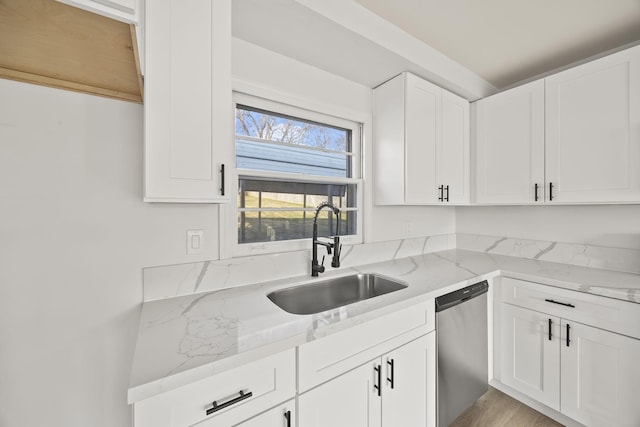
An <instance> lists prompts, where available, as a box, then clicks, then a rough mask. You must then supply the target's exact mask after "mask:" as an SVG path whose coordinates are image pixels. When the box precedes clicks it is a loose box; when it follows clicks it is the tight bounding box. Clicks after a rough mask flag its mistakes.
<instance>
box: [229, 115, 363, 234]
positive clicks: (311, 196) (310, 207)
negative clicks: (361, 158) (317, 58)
mask: <svg viewBox="0 0 640 427" xmlns="http://www.w3.org/2000/svg"><path fill="white" fill-rule="evenodd" d="M235 127H236V166H237V167H238V169H239V170H240V179H239V183H238V184H239V185H238V242H239V243H255V242H265V241H282V240H292V239H303V238H309V237H311V235H312V224H313V216H314V211H315V208H316V206H317V205H319V204H320V203H321V202H323V201H329V202H330V203H332V204H333V205H334V206H337V207H338V208H340V209H341V221H340V230H339V233H340V234H341V235H349V234H355V233H356V185H355V184H349V183H344V182H336V179H337V180H338V181H339V179H340V178H351V174H352V167H351V162H352V153H351V151H350V149H351V130H349V129H341V128H337V127H333V126H328V125H323V124H320V123H315V122H312V121H308V120H303V119H299V118H295V117H289V116H284V115H278V114H276V113H272V112H267V111H262V110H258V109H253V108H250V107H245V106H241V105H238V106H237V107H236V126H235ZM252 170H253V171H262V172H264V171H271V172H276V174H274V177H273V178H269V177H266V178H265V176H264V175H265V174H264V173H263V174H262V175H261V176H260V177H253V176H251V172H250V171H252ZM243 171H244V175H243ZM289 174H291V175H289ZM267 175H268V174H267ZM309 176H313V177H316V179H314V180H309V179H308V178H307V179H306V180H305V178H306V177H309ZM317 177H326V181H325V180H324V179H323V180H321V181H320V182H318V179H317ZM332 181H333V182H332ZM318 225H319V234H320V235H324V236H329V235H333V234H335V227H336V224H335V217H333V216H332V215H329V211H324V212H322V213H321V215H320V216H319V217H318Z"/></svg>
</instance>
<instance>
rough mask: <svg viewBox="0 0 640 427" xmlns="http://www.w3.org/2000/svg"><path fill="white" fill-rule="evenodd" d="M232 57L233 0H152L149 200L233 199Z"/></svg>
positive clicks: (147, 100) (146, 151)
mask: <svg viewBox="0 0 640 427" xmlns="http://www.w3.org/2000/svg"><path fill="white" fill-rule="evenodd" d="M230 58H231V2H230V0H220V1H210V0H193V1H189V2H184V1H180V0H153V1H149V2H147V3H146V49H145V63H146V71H145V73H146V74H145V125H144V130H145V134H144V140H145V145H144V157H145V171H144V178H145V180H144V189H145V194H144V197H145V201H158V202H221V201H227V200H228V198H227V196H226V195H225V194H224V193H225V189H224V172H223V170H224V167H226V168H227V172H228V171H229V169H232V168H233V165H232V164H231V162H230V159H232V153H233V104H232V100H231V65H230V64H231V60H230Z"/></svg>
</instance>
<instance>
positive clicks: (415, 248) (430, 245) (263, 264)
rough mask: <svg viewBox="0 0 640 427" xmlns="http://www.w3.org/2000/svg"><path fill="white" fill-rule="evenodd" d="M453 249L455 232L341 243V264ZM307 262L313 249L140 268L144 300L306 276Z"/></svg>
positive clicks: (351, 265) (358, 263)
mask: <svg viewBox="0 0 640 427" xmlns="http://www.w3.org/2000/svg"><path fill="white" fill-rule="evenodd" d="M455 247H456V237H455V234H443V235H437V236H427V237H419V238H411V239H403V240H391V241H386V242H375V243H367V244H362V245H352V246H345V247H344V248H343V250H342V256H341V257H340V261H341V267H353V266H358V265H364V264H371V263H374V262H381V261H389V260H392V259H398V258H406V257H409V256H415V255H420V254H426V253H431V252H437V251H444V250H447V249H454V248H455ZM321 250H322V249H321ZM325 264H326V265H325V267H326V269H327V271H329V270H332V268H331V266H330V265H329V262H326V263H325ZM310 265H311V251H310V250H306V251H296V252H284V253H277V254H269V255H256V256H250V257H243V258H233V259H227V260H216V261H204V262H195V263H189V264H177V265H168V266H162V267H149V268H145V269H143V276H144V300H145V301H151V300H157V299H163V298H169V297H174V296H180V295H189V294H194V293H199V292H209V291H214V290H220V289H225V288H232V287H236V286H243V285H248V284H253V283H259V282H268V281H271V280H277V279H283V278H287V277H296V276H305V275H309V274H310V270H311V267H310Z"/></svg>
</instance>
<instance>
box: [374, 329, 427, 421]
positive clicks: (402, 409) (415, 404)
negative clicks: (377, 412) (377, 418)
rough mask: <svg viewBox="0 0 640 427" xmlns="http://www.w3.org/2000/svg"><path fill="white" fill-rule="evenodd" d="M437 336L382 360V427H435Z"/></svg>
mask: <svg viewBox="0 0 640 427" xmlns="http://www.w3.org/2000/svg"><path fill="white" fill-rule="evenodd" d="M435 354H436V353H435V332H431V333H429V334H427V335H425V336H423V337H421V338H418V339H417V340H415V341H412V342H410V343H408V344H405V345H404V346H402V347H400V348H398V349H397V350H394V351H392V352H390V353H388V354H386V355H385V356H383V357H382V366H383V372H385V375H383V382H384V388H383V392H382V426H383V427H394V426H416V427H417V426H429V427H433V426H435V421H436V413H435V410H436V408H435V404H436V400H435V397H436V396H435V393H436V385H435V384H436V382H435V374H436V366H435V365H436V362H435Z"/></svg>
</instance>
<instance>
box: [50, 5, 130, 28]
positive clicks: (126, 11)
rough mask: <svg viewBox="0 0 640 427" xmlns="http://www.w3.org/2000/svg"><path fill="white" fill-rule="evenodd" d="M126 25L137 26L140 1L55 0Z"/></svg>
mask: <svg viewBox="0 0 640 427" xmlns="http://www.w3.org/2000/svg"><path fill="white" fill-rule="evenodd" d="M57 1H59V2H60V3H66V4H68V5H70V6H75V7H78V8H80V9H84V10H88V11H89V12H93V13H96V14H98V15H103V16H106V17H108V18H111V19H116V20H118V21H123V22H126V23H128V24H138V23H139V18H140V7H141V0H57Z"/></svg>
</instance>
